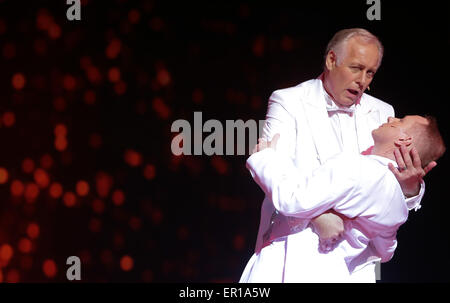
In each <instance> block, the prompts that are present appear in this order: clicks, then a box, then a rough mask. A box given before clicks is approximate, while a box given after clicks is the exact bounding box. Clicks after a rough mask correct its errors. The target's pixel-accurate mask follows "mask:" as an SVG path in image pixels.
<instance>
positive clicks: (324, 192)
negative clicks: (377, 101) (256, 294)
mask: <svg viewBox="0 0 450 303" xmlns="http://www.w3.org/2000/svg"><path fill="white" fill-rule="evenodd" d="M388 121H389V122H388V123H385V124H383V125H381V126H380V127H379V128H377V129H375V130H374V131H373V132H372V135H373V139H374V143H375V145H374V148H373V150H372V151H371V154H370V155H368V156H364V155H361V154H357V153H351V152H342V153H339V154H337V155H335V156H333V157H331V158H330V159H328V160H327V161H326V163H324V164H323V165H322V166H320V167H318V168H317V169H315V170H314V172H312V173H305V172H301V171H299V170H298V169H297V168H296V167H295V166H294V165H292V160H291V159H289V158H287V157H282V156H279V155H277V152H276V143H277V140H278V138H279V136H278V135H275V137H274V139H273V140H272V141H270V142H268V143H266V142H265V141H264V140H262V141H260V142H259V143H258V145H257V146H256V147H255V151H257V153H256V154H253V155H252V156H251V157H250V158H249V159H248V160H247V168H248V169H249V170H250V172H251V174H252V176H253V178H254V179H255V181H256V182H257V183H258V185H259V186H260V187H261V188H262V189H263V191H264V192H265V193H266V195H267V196H268V197H269V198H270V199H271V201H272V202H273V205H274V207H275V208H276V210H277V211H279V212H280V213H281V214H283V215H286V216H293V217H297V218H304V219H305V218H306V219H308V218H314V217H315V216H317V215H319V214H321V213H323V212H324V211H326V210H328V209H333V210H334V211H336V212H338V213H340V214H343V215H345V216H346V217H348V218H351V220H348V221H347V223H349V224H347V226H346V231H345V234H344V239H343V241H341V242H340V243H338V244H337V246H336V247H335V248H334V249H333V251H331V252H329V253H328V254H319V253H317V249H316V247H317V246H318V240H316V241H315V243H312V244H314V245H309V246H308V247H297V249H298V250H299V255H302V256H303V258H298V256H297V255H295V254H292V252H293V250H292V248H290V252H291V254H290V255H288V256H287V259H286V261H285V266H284V269H283V281H285V282H314V281H315V282H324V281H327V282H349V281H351V280H350V277H351V275H350V273H352V272H354V271H358V270H359V269H361V268H363V267H364V266H365V265H367V263H371V262H373V261H374V260H380V261H381V262H387V261H389V260H390V259H391V258H392V256H393V254H394V251H395V248H396V247H397V240H396V234H397V230H398V228H399V226H400V225H401V224H403V223H404V222H405V221H406V219H407V217H408V208H407V204H406V199H405V197H404V194H403V192H402V188H401V187H400V184H399V182H398V181H397V180H396V175H397V174H399V173H400V171H399V170H398V168H396V167H395V166H396V163H395V161H394V160H397V163H401V165H402V166H405V167H411V166H413V165H419V163H415V164H413V162H414V161H418V162H420V159H419V156H418V155H420V158H421V159H422V160H423V161H424V164H428V163H429V162H430V161H434V160H437V159H438V158H440V157H441V156H442V155H443V153H444V152H445V145H444V143H443V140H442V137H441V135H440V133H439V130H438V127H437V124H436V121H435V119H433V118H431V117H421V116H406V117H405V118H403V119H396V118H392V117H391V118H389V119H388ZM399 149H400V150H399ZM409 153H411V155H412V159H413V160H412V159H411V157H408V155H409ZM420 165H421V164H420ZM390 170H391V171H390ZM392 172H394V173H392ZM422 174H423V175H425V171H423V172H422ZM292 236H294V235H290V236H288V237H292ZM265 249H266V248H263V251H264V250H265ZM257 259H258V257H255V256H254V257H253V261H252V260H251V261H250V262H249V266H247V268H246V270H245V271H244V274H243V280H244V281H249V282H253V281H258V280H266V279H271V278H272V272H271V271H270V267H268V268H267V267H265V266H261V265H264V264H261V263H258V262H257V263H255V262H254V261H255V260H257ZM305 271H306V272H307V273H308V275H305V274H304V273H305ZM275 272H277V269H275Z"/></svg>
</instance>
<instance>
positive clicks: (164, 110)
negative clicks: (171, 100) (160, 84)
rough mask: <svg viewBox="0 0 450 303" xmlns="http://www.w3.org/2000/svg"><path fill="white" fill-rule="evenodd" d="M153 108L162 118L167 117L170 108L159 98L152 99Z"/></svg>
mask: <svg viewBox="0 0 450 303" xmlns="http://www.w3.org/2000/svg"><path fill="white" fill-rule="evenodd" d="M152 105H153V110H154V111H155V112H156V113H157V114H158V116H159V117H160V118H162V119H167V118H169V116H170V108H169V107H168V106H167V105H166V104H165V103H164V101H163V100H162V99H161V98H158V97H157V98H155V99H153V103H152Z"/></svg>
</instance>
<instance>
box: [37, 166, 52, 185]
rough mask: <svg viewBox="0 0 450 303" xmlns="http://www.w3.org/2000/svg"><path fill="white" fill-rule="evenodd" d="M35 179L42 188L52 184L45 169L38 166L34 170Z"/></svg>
mask: <svg viewBox="0 0 450 303" xmlns="http://www.w3.org/2000/svg"><path fill="white" fill-rule="evenodd" d="M34 181H35V182H36V184H37V185H38V186H39V187H40V188H46V187H47V186H48V185H49V184H50V178H49V176H48V174H47V172H46V171H45V170H43V169H42V168H38V169H36V170H35V171H34Z"/></svg>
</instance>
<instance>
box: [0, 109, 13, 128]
mask: <svg viewBox="0 0 450 303" xmlns="http://www.w3.org/2000/svg"><path fill="white" fill-rule="evenodd" d="M15 122H16V115H14V113H13V112H5V113H4V114H3V124H4V125H5V126H6V127H11V126H13V125H14V123H15Z"/></svg>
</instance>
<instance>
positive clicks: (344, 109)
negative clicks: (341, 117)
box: [327, 104, 355, 114]
mask: <svg viewBox="0 0 450 303" xmlns="http://www.w3.org/2000/svg"><path fill="white" fill-rule="evenodd" d="M327 111H328V112H345V113H349V114H353V113H354V112H355V106H354V105H352V106H350V107H338V106H336V105H335V104H333V105H331V106H330V105H328V104H327Z"/></svg>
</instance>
